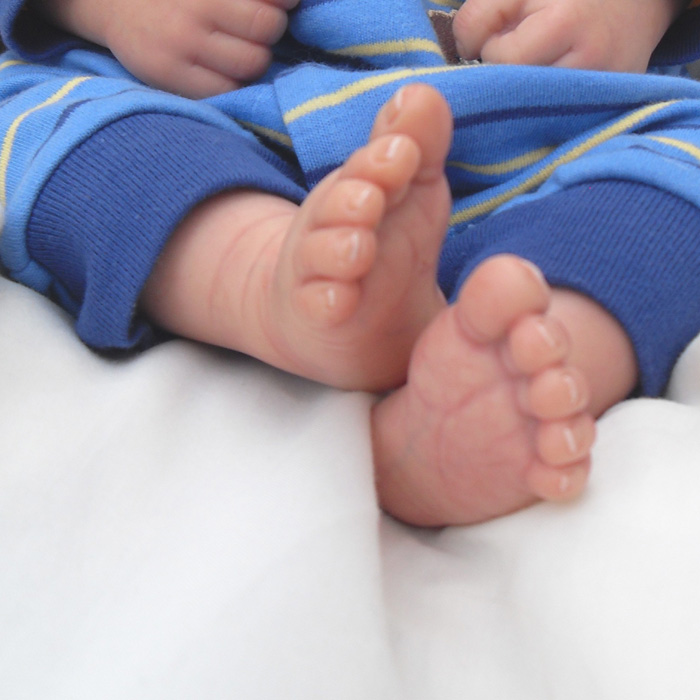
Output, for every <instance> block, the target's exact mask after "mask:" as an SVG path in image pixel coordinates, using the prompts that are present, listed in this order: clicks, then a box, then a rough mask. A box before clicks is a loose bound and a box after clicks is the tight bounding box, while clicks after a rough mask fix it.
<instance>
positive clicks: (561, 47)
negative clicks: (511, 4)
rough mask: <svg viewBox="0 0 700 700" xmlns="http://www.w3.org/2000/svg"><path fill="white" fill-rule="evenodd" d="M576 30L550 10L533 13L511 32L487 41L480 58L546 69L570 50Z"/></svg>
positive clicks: (565, 19) (493, 61)
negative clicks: (545, 67) (544, 67)
mask: <svg viewBox="0 0 700 700" xmlns="http://www.w3.org/2000/svg"><path fill="white" fill-rule="evenodd" d="M575 36H576V29H575V27H573V26H571V24H570V22H569V20H568V18H567V17H564V16H562V15H560V14H558V13H556V12H554V11H552V10H551V9H550V8H549V7H548V8H545V9H542V10H539V11H537V12H534V13H532V14H530V15H528V16H527V17H525V18H524V19H523V20H522V21H521V22H519V23H518V24H517V25H516V26H515V28H514V29H512V30H511V31H508V32H506V33H504V34H501V35H499V36H493V37H491V38H490V39H488V40H487V41H486V43H485V44H484V47H483V49H482V51H481V58H482V59H483V60H484V61H486V62H487V63H508V64H519V65H533V66H549V65H553V64H555V63H556V62H557V61H559V60H560V59H561V58H562V57H563V56H565V55H566V54H568V53H569V52H570V51H571V49H572V42H573V40H574V38H575Z"/></svg>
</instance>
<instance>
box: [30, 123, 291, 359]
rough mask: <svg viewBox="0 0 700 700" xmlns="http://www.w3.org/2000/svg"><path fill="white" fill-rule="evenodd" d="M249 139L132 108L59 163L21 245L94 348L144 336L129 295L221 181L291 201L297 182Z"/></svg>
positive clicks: (146, 330)
mask: <svg viewBox="0 0 700 700" xmlns="http://www.w3.org/2000/svg"><path fill="white" fill-rule="evenodd" d="M277 161H278V159H276V157H275V156H273V155H271V154H269V153H268V152H266V151H264V149H262V147H260V146H259V145H258V144H257V143H256V142H254V141H252V140H250V139H248V138H245V137H243V136H240V135H237V134H235V133H232V132H227V131H224V130H221V129H217V128H215V127H212V126H208V125H205V124H201V123H199V122H195V121H192V120H189V119H186V118H183V117H179V116H168V115H162V114H157V115H155V114H142V115H135V116H130V117H127V118H124V119H122V120H120V121H118V122H115V123H113V124H111V125H109V126H108V127H106V128H104V129H102V130H100V131H98V132H97V133H96V134H94V135H93V136H92V137H91V138H90V139H89V140H87V141H86V142H85V143H83V144H82V145H81V146H80V147H79V148H77V149H76V150H75V151H73V152H72V153H71V155H70V156H69V157H68V158H67V159H66V160H65V161H64V162H63V163H62V164H61V166H60V167H59V168H58V170H57V171H56V172H55V173H54V174H53V175H52V177H51V178H50V180H49V181H48V183H47V185H46V186H45V188H44V189H43V190H42V193H41V195H40V197H39V199H38V201H37V203H36V205H35V207H34V210H33V213H32V217H31V219H30V222H29V227H28V232H27V249H28V250H29V253H30V255H31V256H32V258H34V259H35V260H36V261H37V262H38V263H39V264H40V265H42V266H43V267H44V268H45V269H47V270H48V271H49V272H50V273H51V274H52V275H53V276H54V279H55V283H54V284H53V285H52V286H53V289H52V292H53V294H54V296H55V297H56V299H57V301H58V302H59V303H61V305H62V306H64V307H65V308H66V309H67V310H68V311H70V312H71V313H73V314H74V315H75V317H76V319H77V321H76V328H77V332H78V334H79V336H80V337H81V338H82V340H83V341H84V342H85V343H87V344H88V345H90V346H92V347H94V348H100V349H117V348H119V349H128V348H135V347H138V346H145V345H147V344H149V343H150V342H152V341H153V337H154V335H153V329H152V328H151V326H150V325H149V323H148V322H147V320H146V319H145V318H144V317H143V316H142V315H140V314H139V313H138V308H137V303H138V298H139V296H140V294H141V291H142V289H143V286H144V284H145V282H146V280H147V278H148V276H149V274H150V272H151V269H152V267H153V265H154V263H155V260H156V259H157V257H158V255H159V254H160V252H161V250H162V248H163V246H164V245H165V243H166V241H167V240H168V238H169V236H170V235H171V233H172V232H173V230H174V229H175V228H176V226H177V225H178V223H179V222H180V221H181V220H182V219H183V218H184V217H185V216H186V214H187V213H188V212H189V211H190V210H191V209H192V208H193V207H194V206H196V205H197V204H199V203H200V202H202V201H203V200H205V199H206V198H208V197H211V196H212V195H214V194H216V193H219V192H222V191H224V190H227V189H234V188H240V187H249V188H256V189H260V190H263V191H266V192H271V193H274V194H278V195H280V196H282V197H285V198H287V199H291V200H294V201H298V200H300V199H301V198H302V197H303V196H304V191H303V190H302V189H301V188H300V187H299V186H298V185H297V184H296V183H295V182H294V181H293V180H292V177H291V174H290V173H289V172H285V166H284V165H283V164H282V163H281V161H280V162H277Z"/></svg>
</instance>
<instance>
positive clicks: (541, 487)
mask: <svg viewBox="0 0 700 700" xmlns="http://www.w3.org/2000/svg"><path fill="white" fill-rule="evenodd" d="M590 472H591V460H590V459H589V458H586V459H583V460H581V461H579V462H575V463H574V464H570V465H568V466H566V467H561V468H559V469H555V468H553V467H550V466H547V465H545V464H541V463H538V464H535V465H533V466H532V467H531V468H530V471H529V472H528V475H527V484H528V487H529V488H530V490H531V491H532V493H533V494H534V495H535V496H537V497H538V498H541V499H542V500H545V501H555V502H566V501H571V500H573V499H575V498H578V497H579V496H580V495H581V494H582V493H583V491H584V489H585V488H586V483H587V482H588V477H589V475H590Z"/></svg>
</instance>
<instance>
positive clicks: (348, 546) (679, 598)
mask: <svg viewBox="0 0 700 700" xmlns="http://www.w3.org/2000/svg"><path fill="white" fill-rule="evenodd" d="M0 317H1V318H2V319H3V333H2V335H1V336H0V358H1V360H0V372H1V373H2V379H1V381H0V384H1V386H2V394H1V395H0V431H1V435H2V457H1V458H0V459H1V462H0V698H1V700H112V699H114V700H116V699H119V700H200V699H203V700H224V699H226V700H228V699H235V700H263V699H264V700H267V699H270V700H273V699H274V700H278V699H279V700H297V699H298V700H315V699H317V698H318V699H319V700H320V699H323V700H326V699H333V700H365V699H366V700H389V699H397V700H398V699H400V700H413V699H416V700H453V699H454V700H465V699H469V700H491V699H493V700H531V699H532V700H543V699H544V698H548V699H554V700H574V699H575V700H579V699H580V700H605V699H607V698H610V699H614V700H621V699H626V698H630V699H632V698H633V699H634V700H646V699H649V700H659V699H660V698H673V699H674V700H684V699H686V698H687V699H689V700H690V699H693V700H697V699H698V698H700V667H699V666H698V663H697V655H698V650H700V546H699V545H698V539H699V535H700V507H699V506H698V499H699V496H700V344H698V343H697V342H696V344H694V345H693V346H691V347H690V348H689V349H688V351H687V352H686V354H685V355H684V357H683V358H682V360H681V362H680V364H679V365H678V367H677V369H676V372H675V375H674V382H673V387H672V395H673V397H674V398H675V401H674V402H671V401H667V400H657V401H651V400H638V401H629V402H627V403H625V404H623V405H621V406H618V407H617V408H615V409H614V410H613V411H611V412H610V413H609V415H607V416H605V417H604V418H603V419H602V420H601V421H600V433H599V434H600V437H599V442H598V444H597V447H596V450H595V454H594V474H593V477H592V482H591V485H590V489H589V490H588V492H587V494H586V496H585V497H584V498H583V499H582V500H580V501H579V502H577V503H575V504H573V505H570V506H565V507H562V506H552V505H546V504H545V505H540V506H536V507H534V508H531V509H529V510H526V511H523V512H521V513H518V514H515V515H513V516H510V517H507V518H503V519H501V520H497V521H494V522H491V523H487V524H484V525H480V526H477V527H470V528H451V529H446V530H443V531H439V532H438V531H422V530H417V529H411V528H408V527H405V526H402V525H400V524H398V523H396V522H395V521H392V520H391V519H389V518H387V517H385V516H382V515H381V514H380V513H379V511H378V509H377V506H376V503H375V498H374V494H373V488H372V473H371V464H370V448H369V431H368V411H369V406H370V398H369V397H368V396H365V395H363V394H348V393H343V392H340V391H334V390H330V389H326V388H323V387H319V386H316V385H314V384H311V383H309V382H305V381H303V380H300V379H297V378H294V377H290V376H288V375H285V374H283V373H281V372H277V371H275V370H273V369H270V368H268V367H265V366H263V365H261V364H259V363H257V362H255V361H252V360H250V359H247V358H245V357H242V356H239V355H236V354H234V353H227V352H223V351H218V350H213V349H209V348H204V347H200V346H197V345H195V344H192V343H187V342H181V341H177V342H170V343H167V344H165V345H163V346H160V347H158V348H156V349H154V350H152V351H150V352H147V353H145V354H143V355H141V356H139V357H136V358H133V359H129V360H120V361H110V360H106V359H103V358H99V357H97V356H95V355H94V354H92V353H91V352H90V351H88V350H87V349H85V348H84V347H83V346H81V344H80V343H79V342H78V341H77V340H76V339H75V337H74V335H73V333H72V330H71V328H70V324H69V322H68V320H67V319H66V318H65V317H64V316H63V315H62V314H61V313H60V312H59V311H57V309H56V308H54V307H53V306H52V305H51V304H50V303H48V302H47V301H45V300H44V299H42V298H40V297H39V296H37V295H35V294H33V293H31V292H29V291H27V290H25V289H23V288H21V287H18V286H16V285H14V284H12V283H10V282H7V281H6V280H0Z"/></svg>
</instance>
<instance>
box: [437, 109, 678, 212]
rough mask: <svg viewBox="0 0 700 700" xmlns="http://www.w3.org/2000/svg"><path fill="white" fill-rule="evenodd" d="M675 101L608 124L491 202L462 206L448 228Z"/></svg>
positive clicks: (540, 180) (513, 194) (510, 196)
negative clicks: (463, 207)
mask: <svg viewBox="0 0 700 700" xmlns="http://www.w3.org/2000/svg"><path fill="white" fill-rule="evenodd" d="M676 102H678V100H671V101H669V102H659V103H657V104H653V105H648V106H647V107H643V108H641V109H638V110H636V111H635V112H632V113H631V114H628V115H627V116H625V117H623V118H622V119H620V120H619V121H617V122H615V123H614V124H611V125H610V126H608V127H606V128H605V129H603V130H602V131H599V132H598V133H597V134H595V135H594V136H591V137H590V138H589V139H587V140H586V141H584V142H583V143H580V144H579V145H578V146H575V147H574V148H572V149H571V150H570V151H568V152H567V153H564V154H563V155H561V156H559V157H558V158H556V159H555V160H554V161H552V162H551V163H549V164H548V165H546V166H545V167H543V168H542V170H540V171H539V172H536V173H535V174H534V175H531V176H530V177H529V178H527V179H526V180H524V181H523V182H521V183H520V184H519V185H516V186H515V187H513V188H511V189H509V190H507V191H505V192H502V193H501V194H498V195H496V196H495V197H492V198H491V199H487V200H486V201H485V202H481V203H480V204H474V205H473V206H471V207H466V208H465V209H462V210H460V211H457V212H455V213H454V214H453V215H452V217H451V219H450V225H451V226H454V225H456V224H463V223H466V222H467V221H471V220H472V219H476V218H477V217H479V216H483V215H484V214H488V213H490V212H492V211H493V210H494V209H497V208H498V207H500V206H501V205H502V204H505V203H506V202H509V201H510V200H511V199H513V198H514V197H517V196H518V195H521V194H525V193H526V192H530V191H531V190H533V189H534V188H535V187H537V186H538V185H541V184H542V183H543V182H544V181H545V180H546V179H547V178H548V177H549V176H550V175H551V174H552V173H553V172H554V171H555V170H556V169H557V168H558V167H559V166H560V165H565V164H566V163H570V162H572V161H574V160H576V159H577V158H579V157H580V156H582V155H583V154H584V153H587V152H588V151H590V150H591V149H592V148H595V147H596V146H599V145H600V144H602V143H605V141H609V140H610V139H611V138H613V137H614V136H619V135H620V134H623V133H624V132H625V131H628V130H629V129H631V128H632V127H633V126H636V125H637V124H639V123H640V122H642V121H644V120H645V119H646V118H647V117H649V116H651V115H652V114H655V113H656V112H660V111H661V110H663V109H665V108H666V107H668V106H670V105H672V104H675V103H676Z"/></svg>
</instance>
